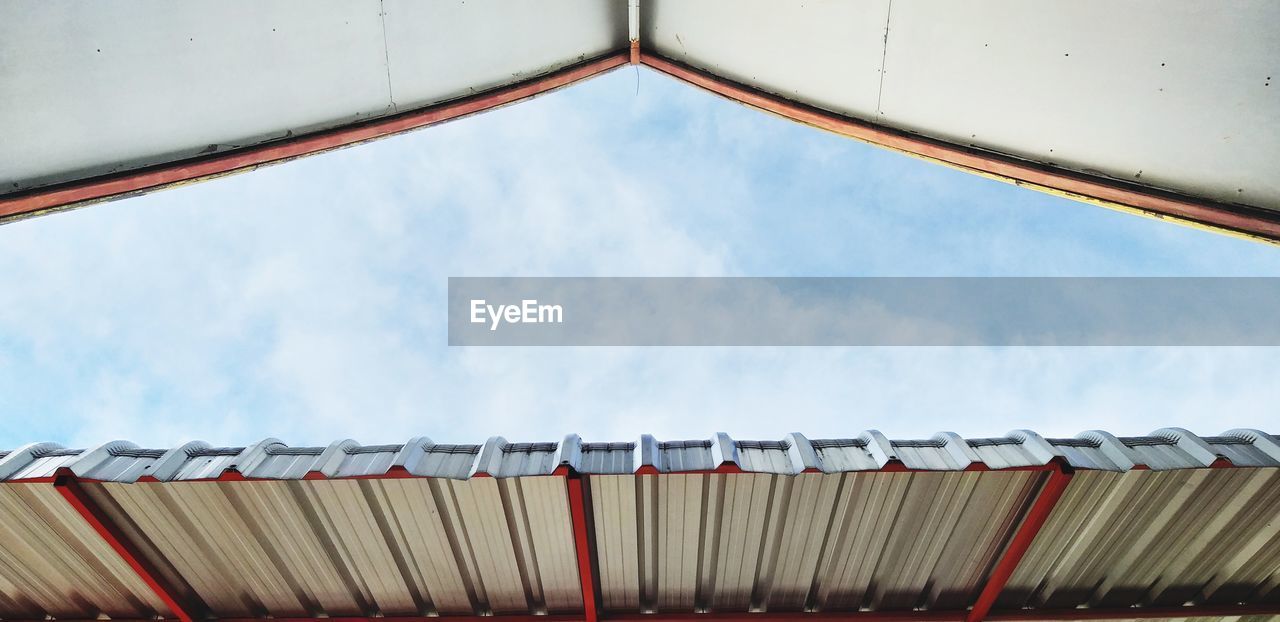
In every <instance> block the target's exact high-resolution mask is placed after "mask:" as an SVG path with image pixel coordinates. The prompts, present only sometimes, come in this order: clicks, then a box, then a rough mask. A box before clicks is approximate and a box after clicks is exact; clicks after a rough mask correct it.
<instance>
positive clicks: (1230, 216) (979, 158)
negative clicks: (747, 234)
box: [640, 52, 1280, 242]
mask: <svg viewBox="0 0 1280 622" xmlns="http://www.w3.org/2000/svg"><path fill="white" fill-rule="evenodd" d="M640 62H641V63H642V64H644V65H647V66H649V67H651V68H653V69H655V70H657V71H660V72H662V73H665V74H667V75H669V76H671V77H673V78H676V79H678V80H681V81H683V82H686V83H688V84H692V85H694V86H697V87H700V88H702V89H705V90H708V91H711V92H712V93H715V94H717V95H721V96H723V97H727V98H729V99H732V100H734V101H737V102H739V103H742V104H746V105H747V106H751V107H752V108H758V109H760V110H763V111H765V112H771V113H773V114H776V115H778V116H781V117H785V118H787V119H790V120H792V121H796V122H799V123H803V124H805V125H809V126H813V127H816V128H818V129H823V130H827V131H829V132H834V133H836V134H841V135H843V136H848V137H850V138H855V139H858V140H861V141H865V142H868V143H872V144H874V145H879V146H881V147H887V148H889V149H894V150H897V151H903V152H906V153H910V154H913V155H917V156H921V157H924V158H928V159H931V160H936V161H939V162H943V163H946V164H950V165H952V166H955V167H958V168H961V169H965V170H967V171H969V172H972V173H984V174H988V175H993V176H996V177H1001V178H1005V179H1007V180H1010V181H1012V182H1014V183H1017V184H1022V183H1025V184H1031V185H1035V186H1040V187H1042V188H1047V189H1051V190H1056V191H1060V192H1063V193H1066V194H1068V195H1074V197H1078V198H1086V199H1096V200H1099V201H1103V202H1107V203H1112V204H1116V205H1121V206H1125V207H1128V208H1131V209H1135V210H1139V211H1142V212H1145V213H1147V214H1150V215H1153V216H1158V217H1169V218H1174V219H1177V220H1182V221H1186V222H1189V223H1195V224H1199V225H1204V226H1209V227H1212V228H1217V229H1225V230H1230V231H1234V232H1238V233H1243V234H1246V235H1248V236H1252V237H1256V238H1261V239H1265V240H1269V241H1272V242H1280V214H1275V213H1270V212H1268V210H1264V209H1261V208H1253V207H1247V206H1243V205H1229V204H1225V203H1217V202H1214V201H1210V200H1207V199H1198V198H1193V197H1188V196H1183V195H1178V194H1175V193H1172V192H1165V191H1161V190H1157V189H1154V188H1147V187H1144V186H1138V185H1135V184H1129V183H1125V182H1121V181H1118V180H1113V179H1109V178H1106V177H1102V176H1098V175H1086V174H1083V173H1075V172H1071V171H1066V170H1064V169H1060V168H1056V167H1051V166H1047V165H1041V164H1035V163H1032V162H1028V161H1025V160H1020V159H1017V158H1014V157H1010V156H1005V155H1000V154H995V153H991V152H987V151H981V150H978V149H974V148H969V147H963V146H960V145H955V144H952V143H947V142H943V141H940V140H935V139H931V138H925V137H923V136H918V135H915V134H910V133H907V132H904V131H901V130H895V129H891V128H888V127H885V126H881V125H876V124H873V123H868V122H866V121H860V120H858V119H854V118H851V117H846V116H843V115H839V114H836V113H833V112H828V111H826V110H822V109H819V108H814V107H812V106H807V105H804V104H800V103H796V102H793V101H789V100H786V99H783V98H781V97H778V96H776V95H771V94H768V93H765V92H764V91H761V90H759V89H757V88H754V87H750V86H747V85H744V84H740V83H737V82H733V81H731V80H727V79H725V78H721V77H719V76H716V75H713V74H710V73H707V72H704V71H702V70H699V69H695V68H693V67H690V66H688V65H685V64H682V63H679V62H677V61H673V60H671V59H668V58H664V57H662V56H658V55H655V54H653V53H652V52H642V53H641V56H640Z"/></svg>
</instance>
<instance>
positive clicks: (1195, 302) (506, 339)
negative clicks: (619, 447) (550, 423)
mask: <svg viewBox="0 0 1280 622" xmlns="http://www.w3.org/2000/svg"><path fill="white" fill-rule="evenodd" d="M449 345H454V346H896V345H903V346H1187V345H1196V346H1274V345H1280V279H1277V278H755V277H751V278H450V279H449Z"/></svg>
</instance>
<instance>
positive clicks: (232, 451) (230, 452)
mask: <svg viewBox="0 0 1280 622" xmlns="http://www.w3.org/2000/svg"><path fill="white" fill-rule="evenodd" d="M243 451H244V447H205V448H203V449H196V450H194V451H192V452H190V453H188V454H187V455H189V456H191V457H192V458H206V457H212V456H238V455H240V453H241V452H243Z"/></svg>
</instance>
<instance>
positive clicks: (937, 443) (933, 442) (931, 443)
mask: <svg viewBox="0 0 1280 622" xmlns="http://www.w3.org/2000/svg"><path fill="white" fill-rule="evenodd" d="M889 444H890V445H893V446H894V447H934V448H938V447H946V445H947V442H946V441H942V440H938V439H934V438H931V439H928V440H923V441H889Z"/></svg>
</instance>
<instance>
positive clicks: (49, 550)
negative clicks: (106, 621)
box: [0, 483, 172, 619]
mask: <svg viewBox="0 0 1280 622" xmlns="http://www.w3.org/2000/svg"><path fill="white" fill-rule="evenodd" d="M86 612H92V615H91V616H88V617H93V616H96V615H97V614H98V613H103V614H106V615H109V616H111V617H116V618H146V617H151V616H154V615H156V614H160V615H166V616H171V615H172V614H171V613H170V612H169V610H168V608H167V607H165V606H164V603H162V602H161V601H160V599H158V598H156V596H155V595H154V594H153V593H152V592H151V591H150V590H149V589H147V587H146V585H144V584H143V583H142V581H141V580H139V579H138V577H137V575H136V574H134V572H133V570H132V569H130V568H129V566H128V565H126V564H125V562H124V561H123V560H121V559H120V557H119V556H117V555H116V554H115V553H114V552H113V551H112V550H111V548H110V547H109V546H108V545H107V544H106V542H104V541H103V540H102V538H101V537H99V536H98V534H96V533H94V531H93V529H92V528H90V527H89V526H88V525H87V524H85V522H84V520H83V519H81V518H80V516H79V515H77V514H76V511H75V510H74V509H72V507H71V506H70V505H68V504H67V502H66V501H65V500H64V499H63V498H62V497H61V495H59V494H58V493H57V492H56V491H55V490H54V489H53V488H52V487H51V486H48V485H40V484H32V483H28V484H10V485H6V486H0V616H3V617H5V618H8V619H14V618H19V619H41V618H43V617H44V616H45V615H53V616H57V617H70V618H80V617H86V616H85V613H86Z"/></svg>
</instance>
